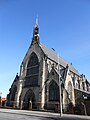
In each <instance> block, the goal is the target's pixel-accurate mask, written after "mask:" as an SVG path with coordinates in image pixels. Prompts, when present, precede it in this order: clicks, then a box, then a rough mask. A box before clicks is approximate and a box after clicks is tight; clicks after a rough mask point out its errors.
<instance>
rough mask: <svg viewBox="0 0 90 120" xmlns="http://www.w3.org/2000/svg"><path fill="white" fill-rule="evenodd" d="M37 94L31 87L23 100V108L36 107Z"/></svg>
mask: <svg viewBox="0 0 90 120" xmlns="http://www.w3.org/2000/svg"><path fill="white" fill-rule="evenodd" d="M35 108H36V105H35V94H34V92H33V91H32V90H31V89H30V90H28V91H27V92H26V94H25V97H24V100H23V109H25V110H29V109H35Z"/></svg>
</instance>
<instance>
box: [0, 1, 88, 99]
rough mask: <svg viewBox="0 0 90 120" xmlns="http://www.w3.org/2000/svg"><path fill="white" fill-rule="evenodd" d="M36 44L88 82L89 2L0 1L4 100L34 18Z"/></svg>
mask: <svg viewBox="0 0 90 120" xmlns="http://www.w3.org/2000/svg"><path fill="white" fill-rule="evenodd" d="M37 15H38V19H39V34H40V42H41V43H43V44H44V45H46V46H47V47H49V48H54V49H55V52H56V53H57V54H59V55H60V56H61V57H63V58H64V59H65V60H67V61H69V62H70V63H72V64H73V66H74V67H75V68H76V69H77V70H78V71H79V73H80V74H82V73H83V74H84V75H85V76H86V78H87V79H88V80H89V81H90V0H0V93H1V92H2V95H1V96H2V97H6V95H7V94H8V93H9V88H10V87H11V84H12V82H13V80H14V78H15V76H16V74H17V72H18V73H20V64H21V62H22V60H23V58H24V56H25V53H26V52H27V50H28V47H29V45H30V43H31V40H32V36H33V27H34V24H35V20H36V16H37Z"/></svg>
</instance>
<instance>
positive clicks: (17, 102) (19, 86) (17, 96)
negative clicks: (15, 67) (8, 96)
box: [16, 80, 22, 107]
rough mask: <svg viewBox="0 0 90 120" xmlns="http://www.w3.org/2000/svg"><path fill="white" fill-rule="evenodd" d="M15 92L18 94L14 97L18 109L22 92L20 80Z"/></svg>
mask: <svg viewBox="0 0 90 120" xmlns="http://www.w3.org/2000/svg"><path fill="white" fill-rule="evenodd" d="M17 91H18V92H17V95H16V106H17V107H19V97H20V95H21V92H22V80H19V83H18V88H17Z"/></svg>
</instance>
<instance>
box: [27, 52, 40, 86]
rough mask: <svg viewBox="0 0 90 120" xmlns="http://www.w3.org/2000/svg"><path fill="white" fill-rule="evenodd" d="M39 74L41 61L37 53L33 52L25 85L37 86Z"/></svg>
mask: <svg viewBox="0 0 90 120" xmlns="http://www.w3.org/2000/svg"><path fill="white" fill-rule="evenodd" d="M38 76H39V62H38V57H37V55H36V54H35V53H34V52H33V53H32V54H31V56H30V59H29V62H28V65H27V73H26V79H25V86H37V85H38Z"/></svg>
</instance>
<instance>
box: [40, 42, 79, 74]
mask: <svg viewBox="0 0 90 120" xmlns="http://www.w3.org/2000/svg"><path fill="white" fill-rule="evenodd" d="M40 47H41V49H42V51H43V52H44V53H45V55H46V56H47V57H48V58H50V59H51V60H53V61H55V62H56V63H58V61H59V63H60V65H62V66H63V67H65V68H66V66H67V64H68V65H69V69H70V70H71V71H72V72H74V73H75V74H77V75H80V74H79V73H78V71H77V70H76V69H75V68H74V67H73V65H71V64H70V63H69V62H67V61H66V60H64V59H63V58H61V57H60V56H59V60H58V55H57V54H56V53H55V52H54V51H53V50H52V49H49V48H47V47H46V46H44V45H43V44H41V43H40Z"/></svg>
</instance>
